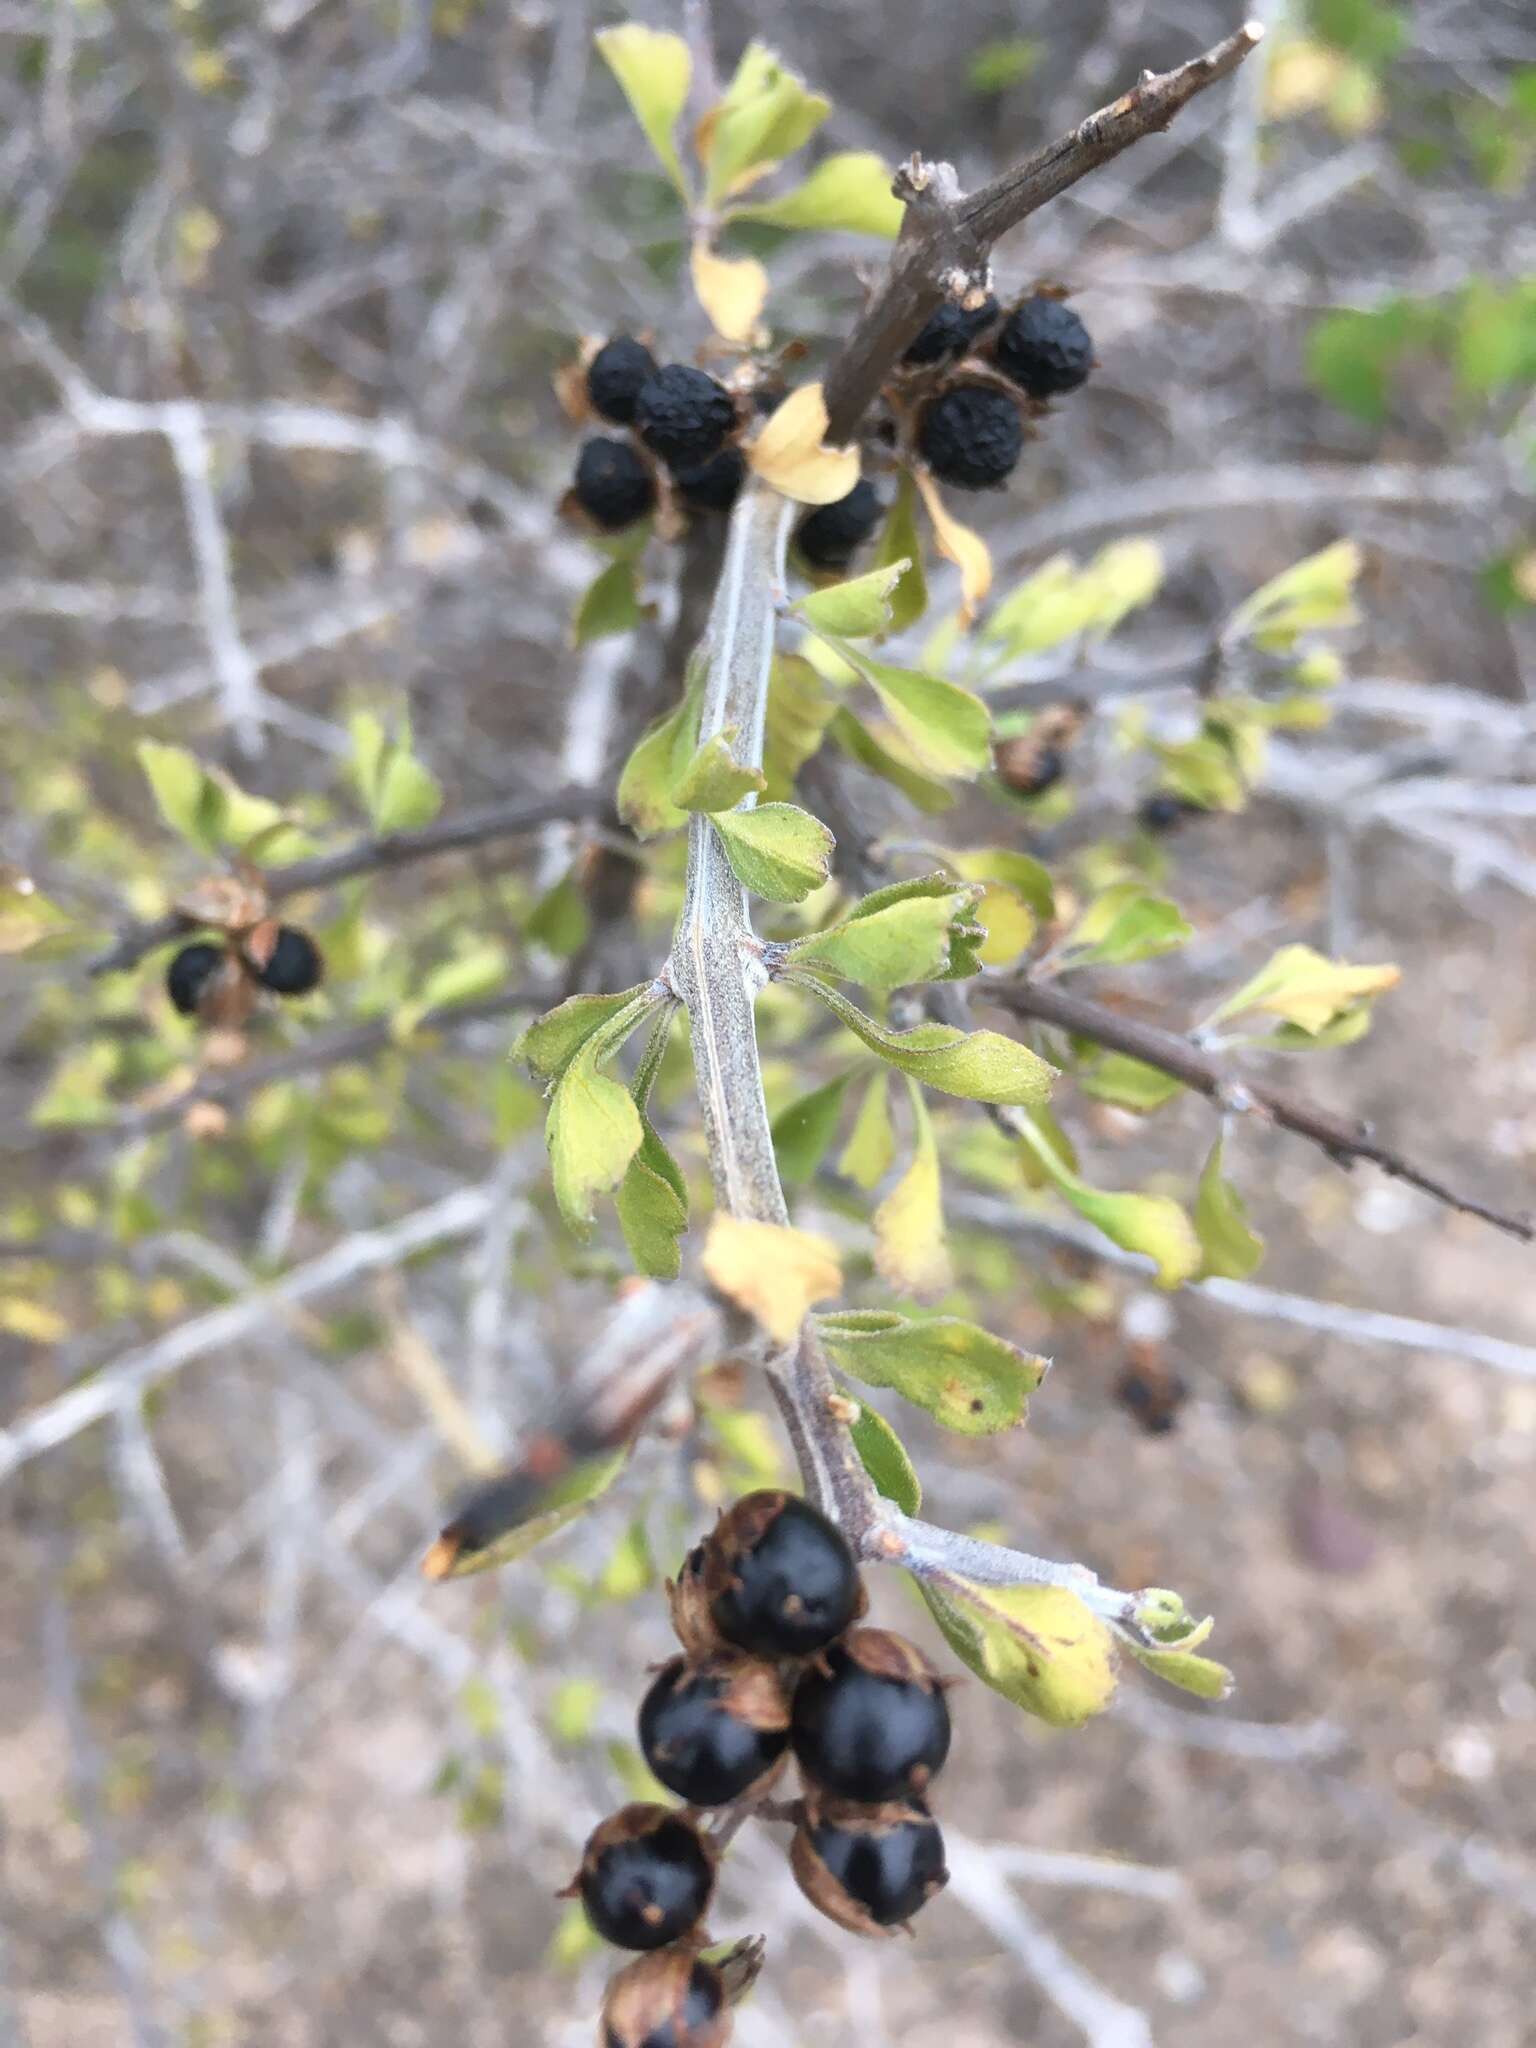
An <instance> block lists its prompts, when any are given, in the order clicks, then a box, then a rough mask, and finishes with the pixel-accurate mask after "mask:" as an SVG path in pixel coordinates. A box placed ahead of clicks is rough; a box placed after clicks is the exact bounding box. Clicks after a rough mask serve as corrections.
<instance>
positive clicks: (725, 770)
mask: <svg viewBox="0 0 1536 2048" xmlns="http://www.w3.org/2000/svg"><path fill="white" fill-rule="evenodd" d="M735 744H736V729H735V727H734V726H730V727H728V728H727V729H726V730H725V731H724V732H717V733H716V734H715V735H714V737H713V738H712V739H707V740H706V741H705V742H704V744H703V746H701V747H700V748H699V751H698V752H697V753H696V754H695V755H694V757H693V759H692V760H691V761H690V762H689V763H688V766H687V767H686V768H685V769H684V770H683V772H682V774H681V775H680V776H679V777H678V779H677V781H676V782H675V783H674V784H673V787H672V802H673V803H674V804H676V805H677V806H678V807H679V808H680V809H681V810H685V811H729V810H731V809H733V808H734V807H735V806H736V805H737V804H739V803H740V802H741V800H742V798H743V797H744V796H756V795H757V794H758V792H759V791H760V790H761V789H762V788H763V787H764V777H763V774H762V771H761V769H758V768H747V767H744V766H743V765H742V763H741V762H740V761H738V760H737V759H736V756H735V753H734V752H733V749H734V747H735Z"/></svg>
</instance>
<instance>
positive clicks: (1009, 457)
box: [917, 384, 1024, 491]
mask: <svg viewBox="0 0 1536 2048" xmlns="http://www.w3.org/2000/svg"><path fill="white" fill-rule="evenodd" d="M917 444H918V447H919V449H920V450H921V452H922V457H923V460H924V461H925V462H926V463H927V465H928V467H929V468H930V469H931V470H932V471H933V473H934V475H935V476H936V477H937V478H938V479H939V481H940V482H941V483H946V484H955V485H957V486H958V487H959V488H960V489H961V490H963V491H984V490H987V489H989V488H990V487H991V486H993V485H994V484H1000V483H1002V482H1003V481H1004V480H1005V479H1006V478H1007V477H1008V475H1009V474H1010V472H1011V471H1012V469H1013V466H1014V464H1015V463H1016V462H1017V461H1018V459H1019V455H1020V452H1021V450H1022V449H1023V446H1024V422H1023V420H1022V419H1021V418H1020V416H1019V408H1018V406H1017V405H1016V404H1015V403H1014V401H1013V400H1012V399H1011V398H1010V397H1009V396H1008V394H1007V392H1006V391H993V390H990V389H988V388H986V387H985V386H983V385H980V384H957V385H956V386H955V387H954V389H953V390H950V391H941V392H940V394H939V396H938V397H937V398H935V399H932V400H930V402H929V403H928V404H927V405H926V406H925V407H924V408H923V416H922V419H921V421H920V423H919V426H918V435H917Z"/></svg>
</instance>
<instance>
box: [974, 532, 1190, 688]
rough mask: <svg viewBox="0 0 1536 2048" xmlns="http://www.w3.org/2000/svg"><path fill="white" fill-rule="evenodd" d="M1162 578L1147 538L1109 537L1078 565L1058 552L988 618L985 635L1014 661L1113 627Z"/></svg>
mask: <svg viewBox="0 0 1536 2048" xmlns="http://www.w3.org/2000/svg"><path fill="white" fill-rule="evenodd" d="M1162 580H1163V558H1162V552H1161V550H1160V549H1159V548H1158V546H1157V543H1156V542H1155V541H1151V540H1120V541H1112V542H1111V543H1110V545H1109V546H1108V547H1106V548H1102V549H1100V551H1099V553H1098V554H1096V555H1095V556H1094V558H1093V560H1092V561H1091V562H1089V563H1088V564H1087V565H1086V566H1085V567H1083V568H1082V569H1079V568H1078V566H1077V564H1076V563H1075V562H1074V561H1073V559H1072V557H1071V556H1070V555H1056V556H1054V557H1053V558H1052V559H1051V560H1050V561H1048V562H1046V563H1044V564H1042V566H1041V567H1040V568H1038V569H1037V570H1035V572H1034V573H1033V575H1031V576H1029V577H1028V578H1026V580H1025V581H1024V582H1023V583H1021V584H1019V585H1018V586H1017V587H1016V588H1015V589H1014V590H1012V591H1010V592H1009V594H1008V596H1007V597H1005V598H1004V599H1003V600H1002V602H1001V603H1000V604H999V605H998V606H997V607H996V609H995V610H994V611H993V613H992V615H991V617H990V618H989V619H988V620H987V623H986V627H985V629H984V637H985V638H986V639H987V640H991V641H995V642H999V643H1001V645H1002V649H1003V653H1004V655H1005V656H1006V657H1007V658H1009V659H1011V660H1018V659H1020V658H1021V657H1023V656H1025V655H1030V654H1040V653H1043V652H1045V650H1046V649H1048V648H1051V647H1059V646H1060V645H1061V644H1062V642H1063V641H1065V640H1070V639H1073V638H1075V636H1076V635H1077V634H1079V633H1086V634H1088V635H1090V636H1092V637H1093V638H1095V639H1102V638H1103V637H1104V635H1105V634H1107V633H1111V632H1113V631H1114V629H1115V627H1116V626H1118V625H1119V624H1120V621H1121V620H1122V619H1123V618H1125V617H1126V615H1127V613H1129V612H1132V611H1134V610H1136V609H1137V607H1138V606H1140V605H1144V604H1147V603H1150V601H1151V600H1152V599H1153V598H1154V597H1155V596H1156V595H1157V593H1158V590H1159V588H1160V587H1161V585H1162Z"/></svg>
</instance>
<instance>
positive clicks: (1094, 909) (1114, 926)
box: [1061, 882, 1193, 967]
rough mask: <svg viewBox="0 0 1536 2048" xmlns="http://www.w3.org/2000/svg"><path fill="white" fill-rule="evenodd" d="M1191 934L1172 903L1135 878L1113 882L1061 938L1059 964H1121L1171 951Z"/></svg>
mask: <svg viewBox="0 0 1536 2048" xmlns="http://www.w3.org/2000/svg"><path fill="white" fill-rule="evenodd" d="M1192 937H1193V933H1192V931H1191V930H1190V927H1189V926H1188V925H1187V924H1186V923H1185V921H1184V916H1183V913H1182V912H1181V911H1180V909H1179V906H1178V905H1177V904H1176V903H1172V902H1170V901H1169V899H1168V898H1167V897H1166V896H1153V895H1151V894H1150V893H1149V892H1148V891H1147V890H1145V889H1143V888H1142V887H1141V885H1140V883H1139V882H1117V883H1116V884H1115V885H1114V886H1113V887H1112V888H1109V889H1105V890H1104V891H1103V892H1102V893H1101V894H1100V895H1098V896H1096V897H1095V898H1094V899H1093V901H1092V902H1091V903H1090V904H1089V905H1088V908H1087V909H1086V910H1085V911H1084V912H1083V914H1082V916H1081V917H1080V918H1079V919H1078V921H1077V923H1076V924H1075V925H1074V926H1073V927H1072V929H1071V931H1070V932H1069V933H1068V934H1067V936H1066V939H1065V940H1064V941H1063V943H1062V949H1061V950H1062V965H1063V967H1087V966H1090V965H1093V966H1101V967H1123V966H1125V965H1127V964H1128V963H1129V962H1130V961H1132V960H1152V959H1155V958H1156V957H1157V955H1158V954H1159V953H1171V952H1174V951H1175V950H1176V949H1177V948H1178V947H1180V946H1182V945H1184V944H1186V943H1187V941H1188V940H1189V939H1190V938H1192Z"/></svg>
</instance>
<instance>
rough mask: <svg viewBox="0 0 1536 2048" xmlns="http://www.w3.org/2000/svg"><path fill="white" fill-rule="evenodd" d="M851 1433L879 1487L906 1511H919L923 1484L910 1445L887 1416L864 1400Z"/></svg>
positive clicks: (857, 1448)
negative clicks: (908, 1451)
mask: <svg viewBox="0 0 1536 2048" xmlns="http://www.w3.org/2000/svg"><path fill="white" fill-rule="evenodd" d="M848 1434H849V1435H850V1436H851V1437H852V1438H853V1448H854V1449H855V1450H856V1451H857V1452H858V1454H859V1460H860V1462H861V1463H862V1465H863V1467H864V1470H865V1471H866V1472H867V1473H868V1474H869V1476H870V1478H871V1479H873V1481H874V1482H875V1491H876V1492H877V1493H879V1494H881V1495H882V1496H883V1497H884V1498H885V1499H886V1500H889V1501H894V1502H895V1503H896V1505H897V1507H899V1508H900V1509H901V1511H902V1513H903V1514H904V1515H915V1514H916V1513H917V1511H918V1509H919V1508H920V1507H921V1506H922V1504H923V1489H922V1484H921V1482H920V1481H919V1479H918V1476H917V1470H916V1467H915V1466H914V1465H913V1463H912V1460H911V1458H910V1457H908V1455H907V1450H906V1446H905V1445H904V1444H903V1443H902V1441H901V1438H900V1437H899V1436H898V1435H897V1434H896V1432H895V1430H894V1429H892V1427H891V1425H890V1424H889V1423H888V1422H887V1421H886V1419H885V1417H884V1416H883V1415H882V1414H881V1413H880V1411H879V1410H878V1409H877V1408H870V1407H868V1406H867V1405H865V1404H864V1403H862V1402H861V1403H860V1405H859V1415H858V1420H857V1421H856V1422H852V1423H850V1424H849V1426H848Z"/></svg>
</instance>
